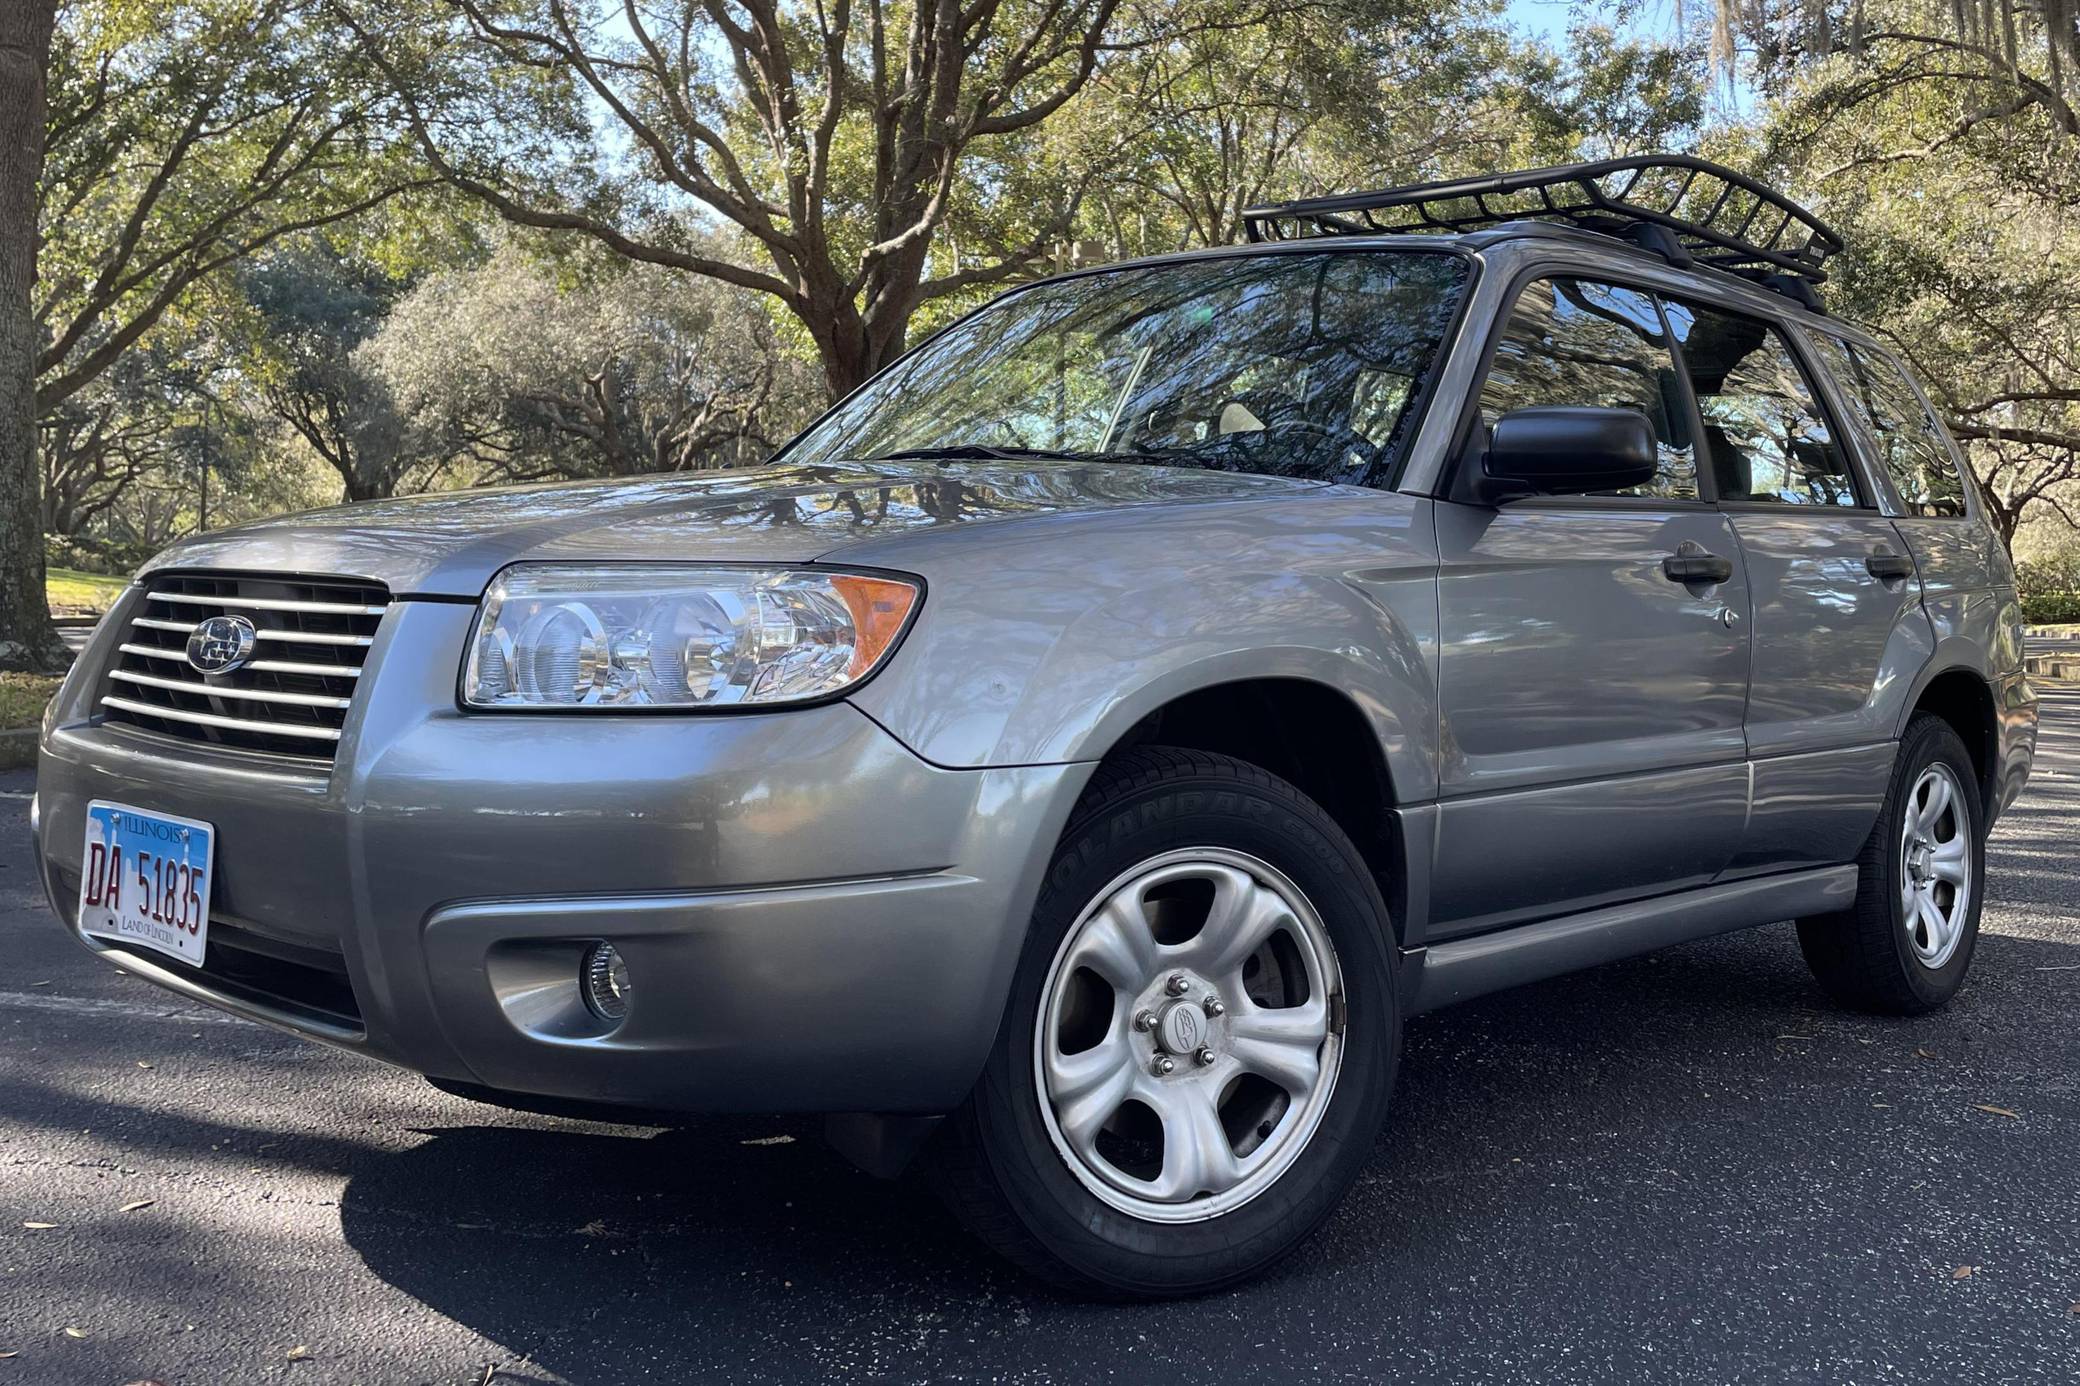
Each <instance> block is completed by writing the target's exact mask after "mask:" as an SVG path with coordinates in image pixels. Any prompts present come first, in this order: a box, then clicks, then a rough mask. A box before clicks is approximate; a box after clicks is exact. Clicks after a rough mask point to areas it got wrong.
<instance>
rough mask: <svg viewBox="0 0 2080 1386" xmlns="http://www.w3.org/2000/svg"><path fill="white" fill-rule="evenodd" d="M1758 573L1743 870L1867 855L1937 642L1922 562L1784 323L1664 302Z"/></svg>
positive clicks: (1710, 462)
mask: <svg viewBox="0 0 2080 1386" xmlns="http://www.w3.org/2000/svg"><path fill="white" fill-rule="evenodd" d="M1663 308H1664V311H1665V312H1666V314H1667V315H1668V319H1669V323H1670V327H1671V330H1672V332H1673V333H1674V335H1675V338H1676V341H1677V343H1678V347H1679V351H1680V353H1681V356H1682V359H1683V364H1684V367H1685V369H1686V371H1687V372H1688V376H1689V381H1690V385H1691V389H1692V392H1693V394H1694V396H1695V399H1696V404H1697V411H1698V415H1699V418H1700V420H1701V430H1700V431H1701V438H1700V442H1701V444H1702V448H1701V451H1702V453H1703V455H1704V464H1703V465H1704V466H1705V467H1706V468H1708V470H1709V474H1710V477H1711V479H1712V483H1713V488H1714V490H1715V492H1716V494H1717V495H1718V498H1719V508H1720V510H1721V511H1722V512H1723V513H1724V514H1725V515H1726V516H1727V517H1728V519H1729V520H1730V521H1731V523H1732V525H1733V530H1734V534H1735V536H1736V538H1737V539H1738V540H1739V543H1740V548H1741V556H1742V561H1743V563H1744V564H1745V566H1746V569H1747V573H1748V589H1749V594H1750V599H1751V602H1752V606H1753V613H1754V614H1753V632H1752V637H1753V643H1754V652H1753V657H1752V662H1751V665H1750V670H1749V676H1748V711H1747V737H1748V750H1749V754H1750V756H1751V757H1753V759H1754V762H1755V811H1754V815H1753V818H1752V819H1751V822H1750V825H1749V830H1748V833H1747V835H1746V839H1745V840H1744V841H1743V843H1742V846H1741V851H1740V853H1739V855H1738V856H1737V858H1736V860H1735V861H1734V862H1733V863H1732V864H1731V865H1732V867H1733V869H1735V870H1736V871H1743V870H1752V871H1762V870H1769V869H1774V868H1781V867H1786V866H1795V865H1799V864H1804V863H1811V862H1835V861H1846V860H1848V859H1849V858H1851V857H1853V856H1854V855H1855V853H1856V850H1857V848H1858V847H1859V845H1860V844H1861V841H1862V837H1863V834H1864V833H1865V832H1867V831H1868V829H1869V824H1870V817H1869V812H1871V811H1875V807H1876V804H1877V800H1878V798H1879V796H1880V795H1882V793H1883V789H1884V783H1885V775H1886V772H1887V771H1888V770H1889V768H1890V765H1891V746H1890V742H1891V737H1892V729H1893V726H1894V723H1895V721H1896V719H1897V715H1898V704H1897V698H1898V695H1899V692H1900V691H1901V690H1902V689H1903V688H1904V686H1905V684H1906V682H1907V681H1908V680H1910V679H1911V676H1912V673H1913V670H1914V668H1915V667H1917V666H1918V664H1919V662H1920V660H1921V659H1922V658H1924V657H1925V656H1926V653H1927V644H1928V642H1927V639H1926V622H1925V621H1924V620H1923V618H1922V617H1921V614H1920V606H1919V601H1920V590H1919V583H1918V580H1917V577H1916V574H1915V568H1914V562H1913V559H1912V557H1911V556H1910V555H1909V553H1908V551H1907V546H1906V544H1905V543H1904V542H1903V541H1902V540H1901V538H1900V536H1899V534H1898V532H1897V531H1896V530H1895V529H1894V528H1893V526H1892V522H1891V521H1890V520H1888V519H1886V518H1885V517H1884V516H1883V515H1881V514H1880V513H1879V511H1878V509H1877V506H1876V504H1875V497H1874V496H1873V495H1872V494H1871V492H1870V490H1869V486H1868V483H1867V482H1866V481H1865V480H1864V479H1863V478H1860V477H1859V476H1858V475H1857V472H1856V469H1855V467H1854V466H1853V465H1852V462H1851V458H1850V452H1849V447H1848V443H1847V440H1846V438H1844V437H1843V436H1842V434H1841V432H1840V430H1838V429H1837V428H1835V427H1834V425H1833V423H1832V422H1831V420H1830V419H1829V417H1828V414H1827V412H1826V409H1825V407H1824V405H1823V404H1822V402H1821V400H1822V392H1821V391H1820V390H1818V389H1816V388H1815V384H1814V377H1813V374H1812V372H1811V371H1810V370H1809V369H1808V366H1807V364H1806V362H1805V361H1804V360H1803V359H1802V358H1801V356H1800V355H1799V353H1798V351H1797V349H1796V348H1795V347H1794V345H1793V343H1792V340H1791V339H1790V337H1789V336H1788V335H1787V334H1786V333H1785V332H1783V331H1782V330H1781V329H1780V328H1778V327H1777V326H1776V325H1774V324H1772V323H1769V322H1765V321H1763V320H1762V319H1760V318H1756V317H1749V316H1745V315H1741V314H1737V313H1731V312H1727V311H1725V310H1723V309H1716V308H1706V307H1703V306H1698V305H1690V304H1684V303H1678V302H1672V301H1671V302H1664V304H1663Z"/></svg>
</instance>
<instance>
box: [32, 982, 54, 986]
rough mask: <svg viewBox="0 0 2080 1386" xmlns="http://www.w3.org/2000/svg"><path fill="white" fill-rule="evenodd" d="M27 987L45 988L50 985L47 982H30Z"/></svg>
mask: <svg viewBox="0 0 2080 1386" xmlns="http://www.w3.org/2000/svg"><path fill="white" fill-rule="evenodd" d="M29 985H30V986H32V987H47V986H49V985H50V983H49V982H31V983H29Z"/></svg>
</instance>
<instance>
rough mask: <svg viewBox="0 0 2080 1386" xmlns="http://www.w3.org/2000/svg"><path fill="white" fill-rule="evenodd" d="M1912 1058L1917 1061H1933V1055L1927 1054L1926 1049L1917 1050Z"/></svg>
mask: <svg viewBox="0 0 2080 1386" xmlns="http://www.w3.org/2000/svg"><path fill="white" fill-rule="evenodd" d="M1914 1057H1915V1058H1917V1059H1933V1058H1934V1057H1935V1055H1933V1054H1931V1053H1929V1052H1928V1051H1927V1050H1926V1049H1917V1050H1915V1051H1914Z"/></svg>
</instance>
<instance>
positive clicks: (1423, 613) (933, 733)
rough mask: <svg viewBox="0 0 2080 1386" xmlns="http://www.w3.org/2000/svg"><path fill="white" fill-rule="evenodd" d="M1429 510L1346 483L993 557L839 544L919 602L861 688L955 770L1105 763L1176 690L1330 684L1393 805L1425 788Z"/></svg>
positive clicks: (1093, 520) (1423, 793)
mask: <svg viewBox="0 0 2080 1386" xmlns="http://www.w3.org/2000/svg"><path fill="white" fill-rule="evenodd" d="M1429 504H1430V503H1429V502H1428V501H1427V500H1422V499H1419V498H1415V497H1409V496H1400V495H1393V494H1387V493H1380V492H1360V491H1356V490H1355V488H1331V489H1327V490H1324V491H1319V492H1313V493H1310V494H1309V495H1308V496H1305V497H1302V498H1293V499H1280V500H1274V501H1262V502H1257V503H1252V504H1248V505H1238V506H1233V507H1227V508H1225V513H1223V514H1220V515H1208V514H1207V513H1206V512H1205V511H1204V510H1198V511H1196V512H1193V513H1183V514H1166V513H1165V512H1162V511H1160V510H1157V511H1146V510H1144V511H1139V512H1135V513H1133V514H1132V515H1131V516H1116V515H1101V516H1083V517H1074V518H1076V519H1077V520H1078V521H1079V522H1078V523H1076V524H1073V525H1070V524H1063V523H1060V522H1058V521H1057V522H1055V523H1047V524H1040V525H1033V526H1030V527H1026V526H1014V525H1003V526H995V527H993V528H995V529H996V530H997V533H996V534H994V535H991V536H989V537H990V540H991V542H990V543H989V544H988V545H987V546H983V545H976V544H962V545H947V544H942V545H939V546H936V547H934V548H932V549H931V550H930V551H928V552H919V551H912V552H907V553H906V552H905V551H904V550H903V549H902V548H900V547H898V546H894V545H891V546H888V547H887V548H886V549H885V550H884V549H882V548H881V547H880V546H876V547H875V548H874V550H873V551H871V552H866V551H859V552H851V551H848V552H846V553H845V554H843V555H842V558H843V559H844V560H845V561H861V562H874V563H877V564H882V565H885V566H889V567H894V568H908V569H910V570H912V571H917V572H921V573H922V574H923V575H924V576H925V578H926V580H927V582H928V583H929V584H930V595H929V597H928V598H927V600H926V604H925V608H924V610H923V612H921V613H920V616H919V620H918V622H917V625H916V627H915V628H914V629H913V630H912V631H911V632H910V634H909V636H908V638H907V639H906V640H905V642H904V647H903V648H902V649H901V650H899V651H898V652H897V654H896V656H895V657H894V659H893V660H892V661H891V663H890V665H889V667H888V668H887V669H885V670H884V671H883V672H882V673H881V674H880V675H879V676H878V677H876V678H875V679H874V680H873V681H872V682H871V683H869V684H868V685H867V686H866V687H864V688H862V689H861V690H860V691H859V693H858V694H856V695H855V696H854V701H855V703H856V704H857V705H858V706H859V707H860V708H861V709H862V710H863V711H865V712H867V713H868V715H870V716H872V717H873V718H875V720H877V721H879V722H880V723H881V724H882V725H883V726H885V727H887V728H888V729H889V730H890V731H891V732H892V733H894V734H895V735H896V736H897V737H898V738H900V739H901V740H902V741H903V742H904V743H905V744H906V745H908V746H909V747H910V748H911V749H912V750H914V751H916V752H917V753H918V754H919V755H920V756H923V757H924V758H925V759H926V760H929V761H931V762H933V763H934V764H938V765H947V766H964V767H966V766H988V765H1030V764H1041V763H1049V762H1060V761H1087V760H1096V759H1101V758H1102V757H1103V756H1104V755H1105V754H1106V753H1107V752H1108V751H1109V750H1110V749H1111V748H1112V747H1113V746H1114V745H1115V744H1117V743H1118V741H1119V740H1120V738H1121V737H1122V736H1124V735H1125V733H1126V732H1127V730H1128V729H1129V728H1130V727H1132V726H1133V725H1134V724H1135V723H1136V722H1139V721H1140V720H1141V719H1142V718H1144V717H1146V716H1147V715H1148V714H1149V713H1151V712H1153V711H1155V710H1156V709H1157V708H1159V707H1161V706H1163V705H1164V704H1165V703H1167V702H1169V701H1171V700H1173V699H1175V698H1178V697H1180V696H1182V695H1184V694H1187V693H1191V692H1195V691H1197V690H1199V689H1203V688H1207V687H1211V686H1214V685H1218V684H1223V683H1231V682H1236V681H1239V680H1243V679H1262V678H1293V679H1303V680H1308V681H1311V682H1315V683H1319V684H1323V685H1326V686H1328V687H1331V688H1335V689H1337V690H1338V691H1340V692H1342V693H1343V694H1345V695H1346V696H1347V697H1349V698H1350V699H1351V700H1352V702H1353V703H1354V704H1355V705H1356V706H1357V707H1358V708H1359V709H1360V711H1361V712H1362V713H1363V715H1364V716H1365V718H1366V719H1367V721H1368V722H1370V724H1371V725H1372V728H1373V731H1374V733H1375V734H1376V735H1377V736H1378V738H1379V742H1380V746H1381V748H1382V750H1383V752H1384V754H1385V757H1386V761H1387V770H1388V773H1389V775H1390V776H1391V778H1392V780H1393V783H1394V787H1395V791H1396V796H1397V798H1398V799H1399V800H1400V801H1401V802H1403V803H1409V802H1418V801H1421V800H1425V799H1429V798H1433V797H1435V795H1436V740H1437V717H1436V706H1437V697H1436V693H1437V689H1436V685H1437V677H1436V674H1437V595H1436V553H1435V543H1434V536H1433V533H1432V530H1431V526H1430V522H1429V516H1428V514H1427V507H1428V506H1429Z"/></svg>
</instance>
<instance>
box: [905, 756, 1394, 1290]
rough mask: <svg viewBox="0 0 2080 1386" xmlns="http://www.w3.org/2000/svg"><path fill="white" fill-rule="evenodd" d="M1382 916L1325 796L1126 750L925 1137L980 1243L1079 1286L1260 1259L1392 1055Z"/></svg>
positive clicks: (1237, 766) (1383, 1098)
mask: <svg viewBox="0 0 2080 1386" xmlns="http://www.w3.org/2000/svg"><path fill="white" fill-rule="evenodd" d="M1394 960H1395V953H1394V926H1393V923H1392V921H1391V920H1390V919H1388V917H1387V911H1386V903H1385V901H1384V900H1382V898H1381V896H1380V889H1379V885H1378V882H1377V880H1376V879H1375V877H1374V875H1373V867H1372V865H1371V864H1370V863H1368V862H1367V860H1366V859H1365V856H1364V854H1363V853H1361V852H1360V851H1359V850H1358V848H1357V847H1356V846H1355V845H1354V844H1353V843H1352V842H1351V840H1350V838H1349V837H1348V836H1347V835H1346V834H1345V833H1344V832H1343V830H1342V829H1341V828H1340V827H1339V826H1338V825H1337V823H1336V821H1335V820H1334V819H1332V818H1331V817H1330V816H1329V815H1328V814H1327V813H1325V812H1323V810H1322V809H1321V807H1320V806H1319V805H1317V804H1316V803H1314V802H1313V801H1312V800H1310V799H1308V798H1307V797H1306V796H1305V795H1303V794H1302V793H1300V791H1299V790H1297V789H1295V788H1294V787H1293V786H1292V785H1290V784H1287V783H1286V782H1284V781H1283V780H1280V779H1277V778H1275V777H1274V776H1272V775H1270V774H1267V773H1266V772H1265V771H1263V770H1261V769H1259V768H1257V767H1256V766H1253V765H1247V764H1244V763H1243V762H1241V761H1236V760H1230V759H1227V758H1226V757H1223V756H1216V755H1210V754H1207V753H1205V752H1202V751H1186V750H1179V749H1174V748H1167V747H1155V746H1144V747H1139V748H1136V749H1134V750H1131V751H1126V752H1122V753H1121V754H1119V755H1117V756H1115V757H1113V758H1111V759H1109V760H1107V761H1106V762H1105V763H1104V764H1103V765H1102V766H1100V767H1099V769H1098V770H1097V772H1096V774H1095V775H1094V776H1093V777H1092V779H1091V782H1090V785H1089V787H1088V788H1087V789H1086V790H1085V791H1084V795H1083V798H1082V800H1081V801H1080V802H1079V803H1078V804H1077V807H1076V811H1075V813H1074V814H1073V815H1072V816H1071V818H1070V821H1069V825H1068V827H1067V828H1066V829H1065V830H1064V832H1063V834H1062V838H1061V841H1060V843H1059V844H1058V845H1057V846H1056V848H1055V853H1054V859H1053V861H1052V862H1051V863H1050V865H1049V868H1048V872H1047V880H1046V885H1045V886H1044V888H1043V889H1042V891H1041V893H1040V900H1039V903H1038V905H1037V906H1036V907H1035V909H1034V913H1033V922H1032V927H1031V929H1030V931H1029V932H1028V934H1027V937H1026V941H1025V946H1024V951H1023V953H1022V954H1021V956H1020V959H1019V964H1018V969H1017V973H1016V975H1015V976H1014V977H1013V979H1012V983H1011V1000H1010V1009H1009V1011H1008V1013H1007V1017H1006V1021H1005V1024H1004V1026H1003V1028H1002V1029H1000V1030H999V1031H998V1036H997V1043H996V1047H995V1049H994V1050H993V1051H992V1052H991V1055H990V1059H989V1062H988V1064H987V1065H986V1066H985V1067H984V1069H983V1073H982V1077H981V1079H980V1081H979V1082H977V1084H976V1086H975V1090H974V1092H973V1094H972V1095H971V1096H970V1097H969V1099H968V1103H967V1105H966V1106H965V1107H964V1108H963V1109H962V1110H961V1111H960V1112H959V1113H957V1114H956V1115H955V1117H954V1119H953V1120H952V1121H950V1122H949V1123H948V1124H947V1126H946V1128H945V1130H944V1131H943V1132H942V1135H941V1137H940V1139H939V1140H938V1141H937V1142H935V1144H934V1150H935V1152H936V1153H937V1158H938V1160H939V1162H940V1165H939V1168H940V1171H941V1176H942V1177H941V1179H940V1181H939V1188H940V1190H941V1191H942V1192H943V1193H944V1195H945V1196H946V1198H947V1200H948V1202H950V1203H951V1204H952V1205H953V1207H954V1210H955V1211H956V1212H958V1213H959V1214H960V1215H961V1217H962V1218H963V1220H965V1221H966V1222H967V1223H968V1225H969V1226H970V1227H972V1228H973V1229H974V1230H975V1231H976V1232H977V1233H978V1234H980V1235H981V1236H982V1237H983V1238H984V1239H985V1240H987V1241H988V1242H989V1243H990V1244H991V1245H993V1246H995V1247H996V1248H997V1249H998V1250H999V1251H1001V1252H1003V1253H1004V1254H1005V1255H1007V1256H1009V1257H1011V1258H1012V1259H1013V1260H1015V1261H1017V1262H1019V1263H1020V1264H1021V1265H1024V1266H1026V1267H1027V1268H1029V1269H1031V1270H1033V1271H1035V1272H1036V1273H1038V1274H1040V1275H1043V1276H1045V1277H1047V1278H1048V1279H1050V1280H1053V1281H1055V1282H1057V1283H1059V1284H1062V1285H1065V1286H1068V1287H1071V1288H1073V1289H1075V1290H1078V1291H1080V1292H1084V1293H1097V1294H1105V1295H1119V1296H1128V1297H1136V1298H1155V1297H1162V1296H1169V1295H1178V1294H1195V1293H1198V1292H1201V1291H1204V1290H1210V1289H1214V1288H1216V1287H1218V1286H1221V1285H1226V1284H1232V1283H1234V1282H1235V1281H1237V1280H1241V1279H1243V1278H1245V1277H1247V1276H1249V1275H1253V1274H1255V1273H1256V1272H1258V1271H1260V1270H1262V1269H1263V1268H1264V1267H1265V1266H1267V1265H1269V1264H1270V1263H1271V1262H1272V1261H1274V1260H1276V1259H1277V1258H1278V1257H1279V1256H1281V1255H1283V1254H1284V1253H1285V1252H1286V1251H1288V1250H1290V1249H1291V1248H1292V1247H1293V1246H1295V1245H1296V1244H1298V1243H1299V1242H1300V1241H1301V1240H1302V1239H1303V1238H1304V1237H1306V1236H1307V1234H1308V1233H1309V1232H1310V1231H1312V1230H1313V1228H1314V1227H1315V1226H1316V1225H1317V1224H1319V1223H1320V1222H1321V1221H1322V1219H1324V1218H1326V1217H1327V1216H1328V1215H1329V1213H1330V1211H1331V1210H1332V1209H1334V1208H1335V1206H1336V1203H1337V1201H1338V1200H1339V1199H1341V1198H1342V1196H1343V1193H1344V1191H1345V1190H1346V1189H1348V1188H1349V1187H1350V1185H1351V1184H1352V1182H1353V1181H1355V1180H1356V1179H1357V1177H1358V1173H1359V1171H1360V1170H1361V1169H1363V1168H1364V1165H1365V1162H1366V1160H1368V1159H1369V1158H1370V1157H1371V1154H1372V1150H1373V1143H1374V1140H1375V1138H1376V1137H1377V1135H1378V1133H1379V1130H1380V1127H1381V1124H1382V1123H1383V1121H1384V1120H1385V1116H1386V1107H1387V1096H1388V1094H1389V1093H1390V1092H1391V1091H1392V1088H1393V1081H1394V1071H1395V1069H1396V1067H1397V1066H1398V1064H1399V1061H1400V1052H1401V1025H1400V1015H1399V1011H1398V1008H1397V1004H1396V990H1395V986H1394V980H1393V977H1394V971H1393V970H1394Z"/></svg>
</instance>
